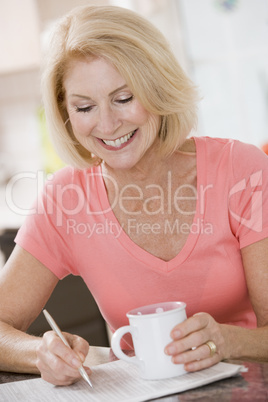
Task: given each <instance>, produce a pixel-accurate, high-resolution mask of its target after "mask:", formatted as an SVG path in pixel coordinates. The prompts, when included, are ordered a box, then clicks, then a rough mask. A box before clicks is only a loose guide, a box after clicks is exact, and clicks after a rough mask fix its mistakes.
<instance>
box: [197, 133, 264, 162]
mask: <svg viewBox="0 0 268 402" xmlns="http://www.w3.org/2000/svg"><path fill="white" fill-rule="evenodd" d="M195 142H196V146H197V148H198V146H200V148H201V147H203V150H204V151H205V152H206V156H207V158H209V159H213V157H214V159H215V160H216V159H217V160H221V158H224V160H226V159H228V160H229V161H230V162H231V163H232V164H233V165H234V167H237V168H239V167H241V168H242V169H243V168H248V167H251V168H253V169H254V168H259V167H260V166H263V167H264V168H265V167H267V164H268V157H267V155H266V154H265V153H264V152H263V151H262V150H261V149H260V148H258V147H257V146H255V145H253V144H249V143H245V142H242V141H239V140H235V139H231V138H213V137H195Z"/></svg>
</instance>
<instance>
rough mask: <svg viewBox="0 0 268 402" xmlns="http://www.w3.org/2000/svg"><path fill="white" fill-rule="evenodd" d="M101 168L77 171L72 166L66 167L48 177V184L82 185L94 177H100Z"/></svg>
mask: <svg viewBox="0 0 268 402" xmlns="http://www.w3.org/2000/svg"><path fill="white" fill-rule="evenodd" d="M99 176H100V169H99V167H98V166H97V167H91V168H88V169H76V168H74V167H72V166H65V167H64V168H62V169H60V170H57V171H56V172H54V173H53V174H49V175H48V176H47V184H48V183H51V184H53V185H57V184H65V185H68V184H82V183H85V182H87V181H88V180H90V178H91V177H92V178H93V177H99Z"/></svg>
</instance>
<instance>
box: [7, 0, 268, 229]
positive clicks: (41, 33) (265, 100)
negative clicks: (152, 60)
mask: <svg viewBox="0 0 268 402" xmlns="http://www.w3.org/2000/svg"><path fill="white" fill-rule="evenodd" d="M84 4H98V5H105V4H112V5H118V6H122V7H126V8H130V9H133V10H136V11H137V12H139V13H141V14H142V15H144V16H145V17H147V18H148V19H149V20H151V21H152V22H153V23H154V24H155V25H157V26H158V28H159V29H160V30H161V31H162V32H163V33H164V35H165V36H166V37H167V39H168V40H169V41H170V43H171V45H172V47H173V49H174V52H175V53H176V55H177V58H178V59H179V61H180V63H181V64H182V66H183V67H184V69H185V70H186V71H187V72H188V74H189V75H190V76H191V77H192V79H193V80H194V82H195V83H196V84H197V85H198V86H199V89H200V94H201V96H202V101H201V103H200V110H199V128H198V132H197V133H196V135H208V136H214V137H232V138H237V139H239V140H242V141H245V142H250V143H253V144H255V145H257V146H259V147H263V146H264V145H265V144H266V143H267V142H268V1H267V0H254V1H252V0H225V1H224V0H98V1H96V0H95V1H90V0H8V1H1V2H0V49H1V51H0V228H4V227H17V226H18V225H20V223H21V222H22V221H23V218H24V215H25V213H24V212H26V213H27V210H28V209H29V203H30V202H31V200H32V199H33V198H34V197H35V195H36V191H37V190H38V189H37V187H38V186H37V184H36V180H37V179H36V174H35V173H36V172H37V171H38V170H40V171H44V172H45V173H49V172H53V171H54V170H56V169H58V168H59V167H60V166H61V162H60V161H59V160H58V158H57V156H56V155H55V154H54V152H53V149H52V147H51V145H50V142H49V139H48V135H47V132H46V127H45V121H44V115H43V109H42V100H41V95H40V65H41V63H42V57H43V53H44V52H43V51H44V49H45V47H46V46H47V43H48V37H49V33H50V31H51V28H52V27H53V24H54V23H55V21H56V20H57V18H59V17H60V16H62V15H63V14H64V13H66V12H68V11H69V10H71V9H72V8H74V7H75V6H78V5H84ZM22 172H28V173H27V174H26V175H25V174H24V178H22V177H21V176H19V174H20V173H22ZM14 175H15V176H14ZM41 179H42V178H41V175H40V174H39V182H40V181H41ZM7 184H9V187H8V190H9V195H10V197H9V198H10V199H8V202H9V204H10V207H11V208H8V209H7V208H6V206H5V204H6V202H5V200H4V199H5V190H6V185H7ZM39 187H40V186H39ZM39 187H38V188H39ZM11 193H12V194H11ZM11 197H12V199H11Z"/></svg>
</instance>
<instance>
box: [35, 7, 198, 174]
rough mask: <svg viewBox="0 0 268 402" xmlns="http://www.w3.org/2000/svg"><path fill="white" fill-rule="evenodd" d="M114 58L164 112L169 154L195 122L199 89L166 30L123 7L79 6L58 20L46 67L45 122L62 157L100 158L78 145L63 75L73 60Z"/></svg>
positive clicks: (77, 160)
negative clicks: (71, 121)
mask: <svg viewBox="0 0 268 402" xmlns="http://www.w3.org/2000/svg"><path fill="white" fill-rule="evenodd" d="M89 56H90V57H102V58H104V59H106V60H107V61H108V62H111V63H112V64H113V65H114V66H115V68H116V69H117V70H118V72H119V73H120V74H121V75H122V77H123V78H124V79H125V80H126V83H127V85H128V86H129V88H130V90H131V91H132V93H133V95H134V96H135V97H136V98H137V99H138V100H139V102H140V103H141V104H142V105H143V106H144V108H145V109H146V110H147V111H148V112H151V113H153V114H156V115H159V116H160V117H161V126H160V131H159V137H160V150H161V152H162V154H163V155H170V154H171V153H172V152H174V151H176V150H177V149H178V148H179V147H180V146H181V145H182V143H183V142H184V141H185V139H186V137H187V135H188V134H189V132H190V131H191V129H192V128H193V127H195V125H196V122H197V107H196V105H197V99H198V96H197V91H196V88H195V86H194V85H193V83H192V82H191V80H190V79H189V78H188V77H187V75H186V74H185V73H184V71H183V70H182V68H181V67H180V65H179V63H178V61H177V59H176V58H175V56H174V55H173V53H172V51H171V50H170V47H169V45H168V43H167V41H166V39H165V38H164V36H163V35H162V33H161V32H160V31H159V30H158V29H157V28H155V27H154V26H153V25H152V24H151V23H150V22H148V21H147V20H146V19H144V18H143V17H141V16H140V15H138V14H137V13H134V12H133V11H130V10H127V9H125V8H121V7H115V6H84V7H77V8H75V9H74V10H72V11H71V12H70V13H69V14H67V15H66V16H65V17H63V19H61V20H60V21H59V23H58V24H57V27H56V29H55V31H54V35H53V37H52V41H51V45H50V47H49V51H48V54H47V55H46V66H45V69H44V72H43V79H42V91H43V99H44V106H45V111H46V117H47V124H48V128H49V131H50V133H51V136H52V140H53V142H54V145H55V147H56V149H57V151H58V153H59V155H60V156H61V158H62V159H63V160H64V161H65V162H67V163H70V164H72V165H74V166H76V167H79V168H84V167H89V166H90V165H92V164H96V163H99V162H100V160H99V159H98V158H96V157H94V155H92V154H91V153H90V152H89V151H88V150H86V149H85V148H84V147H83V146H82V145H81V144H79V143H78V142H77V141H76V139H75V136H74V134H73V132H72V127H71V124H70V123H69V121H68V114H67V110H66V107H65V99H64V98H65V93H64V86H63V81H64V76H65V73H66V71H67V69H68V65H69V63H70V61H71V60H74V59H75V58H81V57H89Z"/></svg>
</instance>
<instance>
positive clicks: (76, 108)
mask: <svg viewBox="0 0 268 402" xmlns="http://www.w3.org/2000/svg"><path fill="white" fill-rule="evenodd" d="M92 108H93V106H86V107H79V106H76V107H75V111H76V112H77V113H81V112H82V113H88V112H90V110H91V109H92Z"/></svg>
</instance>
